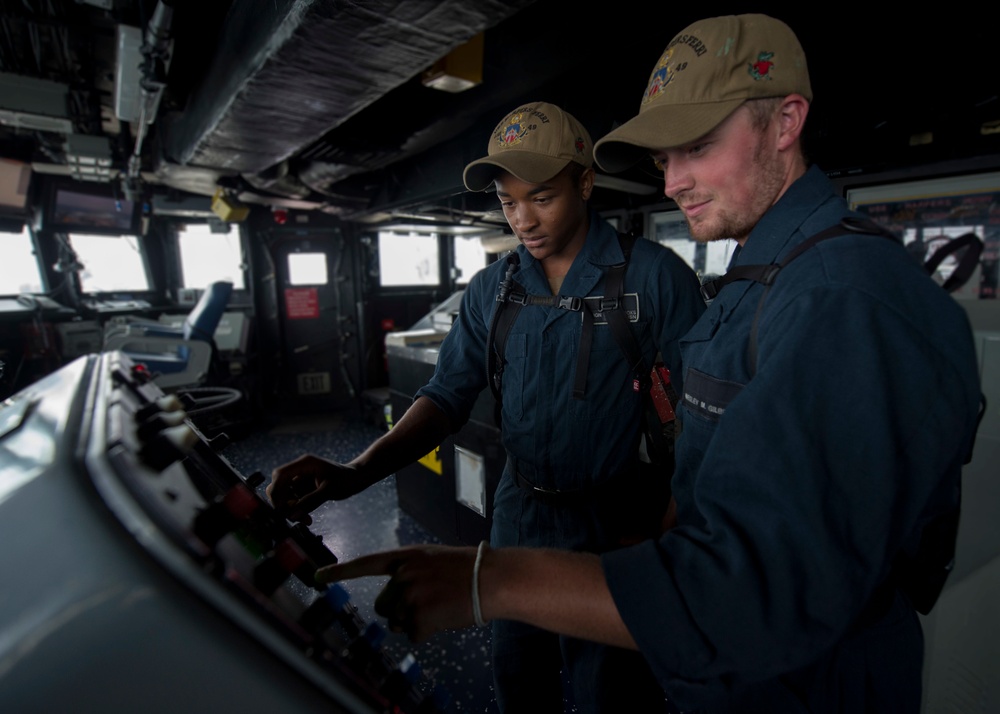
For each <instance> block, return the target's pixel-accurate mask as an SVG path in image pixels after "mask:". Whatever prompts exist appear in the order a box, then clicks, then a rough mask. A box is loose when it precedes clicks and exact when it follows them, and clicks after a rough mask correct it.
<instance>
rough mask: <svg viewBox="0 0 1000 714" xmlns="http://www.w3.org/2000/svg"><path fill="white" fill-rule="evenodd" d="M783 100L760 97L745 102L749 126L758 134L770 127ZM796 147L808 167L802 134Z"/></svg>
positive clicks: (808, 162)
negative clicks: (748, 115)
mask: <svg viewBox="0 0 1000 714" xmlns="http://www.w3.org/2000/svg"><path fill="white" fill-rule="evenodd" d="M784 99H785V98H784V97H761V98H759V99H748V100H746V101H745V102H744V105H745V106H746V108H747V112H749V114H750V126H751V127H753V129H754V130H755V131H758V132H762V131H764V130H765V129H767V127H768V126H770V124H771V120H772V119H773V118H774V116H775V114H777V113H778V107H780V106H781V103H782V102H783V101H784ZM798 145H799V152H800V153H801V154H802V159H803V161H805V162H806V165H807V166H808V165H809V164H810V163H811V161H810V159H809V152H808V151H806V142H805V134H804V133H803V134H802V135H801V136H799V141H798Z"/></svg>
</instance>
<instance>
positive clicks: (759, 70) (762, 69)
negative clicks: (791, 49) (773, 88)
mask: <svg viewBox="0 0 1000 714" xmlns="http://www.w3.org/2000/svg"><path fill="white" fill-rule="evenodd" d="M772 57H774V53H773V52H761V53H760V54H758V55H757V61H756V62H748V63H747V71H748V72H750V76H751V77H753V78H754V79H771V68H772V67H773V66H774V62H772V61H771V58H772Z"/></svg>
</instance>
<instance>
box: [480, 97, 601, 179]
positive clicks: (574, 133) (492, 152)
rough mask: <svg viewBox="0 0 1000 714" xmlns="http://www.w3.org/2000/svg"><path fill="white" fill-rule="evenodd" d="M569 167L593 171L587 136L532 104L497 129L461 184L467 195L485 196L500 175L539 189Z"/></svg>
mask: <svg viewBox="0 0 1000 714" xmlns="http://www.w3.org/2000/svg"><path fill="white" fill-rule="evenodd" d="M571 161H575V162H576V163H578V164H580V165H581V166H584V167H587V168H589V167H590V166H592V165H593V163H594V144H593V142H592V141H591V139H590V134H588V133H587V130H586V129H584V128H583V126H582V125H581V124H580V122H578V121H577V120H576V119H575V118H574V117H573V116H572V115H571V114H568V113H567V112H564V111H563V110H562V109H560V108H559V107H557V106H556V105H555V104H549V103H548V102H532V103H530V104H524V105H522V106H519V107H518V108H517V109H515V110H514V111H512V112H510V113H509V114H508V115H507V116H505V117H504V118H503V119H502V120H501V122H500V123H499V124H497V126H496V129H494V130H493V135H492V136H491V137H490V143H489V147H488V148H487V152H486V156H485V157H483V158H482V159H478V160H476V161H473V162H472V163H471V164H469V165H468V166H466V167H465V172H464V174H463V176H462V178H463V179H464V181H465V187H466V188H467V189H469V190H470V191H484V190H486V189H487V188H489V187H490V186H492V185H493V179H495V178H496V177H497V174H499V173H500V172H501V171H507V172H509V173H511V174H513V175H514V176H516V177H517V178H519V179H521V180H522V181H527V182H528V183H542V182H543V181H548V180H549V179H550V178H552V177H553V176H555V175H556V174H557V173H559V172H560V171H562V170H563V169H564V168H566V166H568V165H569V162H571Z"/></svg>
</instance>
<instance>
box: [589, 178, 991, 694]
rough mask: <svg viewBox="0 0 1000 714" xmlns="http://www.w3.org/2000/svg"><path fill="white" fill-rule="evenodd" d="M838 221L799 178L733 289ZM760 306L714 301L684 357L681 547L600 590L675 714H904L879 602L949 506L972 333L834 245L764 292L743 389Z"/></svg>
mask: <svg viewBox="0 0 1000 714" xmlns="http://www.w3.org/2000/svg"><path fill="white" fill-rule="evenodd" d="M846 215H848V211H847V208H846V205H845V203H844V201H843V199H841V198H839V197H837V196H835V195H834V194H833V192H832V187H831V185H830V183H829V181H828V180H827V179H826V177H825V176H824V175H823V173H822V172H821V171H820V170H819V169H817V168H815V167H814V168H812V169H810V170H809V172H808V173H807V174H806V175H805V176H803V177H802V178H800V179H799V180H798V181H797V182H796V183H795V184H793V185H792V187H791V188H790V189H789V190H788V191H787V192H786V193H785V195H784V196H782V198H781V200H780V201H779V202H778V204H777V205H776V206H775V207H774V208H773V209H771V210H770V211H768V213H767V214H766V215H765V216H764V218H763V219H762V220H761V221H760V223H759V224H757V227H756V228H755V229H754V231H753V232H752V233H751V234H750V238H749V240H748V241H747V242H746V248H745V249H744V250H742V251H740V252H739V253H737V255H736V256H735V257H734V259H733V264H732V265H731V266H730V269H732V268H733V267H736V266H739V265H754V264H768V263H772V262H775V261H777V260H779V259H781V258H782V257H783V256H784V255H786V254H787V253H788V251H789V250H790V249H791V248H792V247H794V246H795V245H797V244H799V243H801V242H803V241H804V240H805V239H807V238H808V237H810V236H811V235H813V234H815V233H818V232H820V231H821V230H823V229H825V228H827V227H829V226H832V225H835V224H837V223H838V222H839V221H840V219H841V218H842V217H844V216H846ZM763 291H764V286H763V285H761V284H759V283H756V282H751V281H741V282H735V283H732V284H730V285H728V286H726V287H725V288H723V289H722V291H721V292H720V293H719V295H718V296H717V297H716V298H715V299H714V300H713V302H712V304H711V305H710V306H709V309H708V311H707V312H706V313H705V315H704V316H703V317H702V319H701V320H700V321H699V322H698V324H696V325H695V326H694V328H693V329H692V330H691V331H690V332H689V333H688V334H687V335H686V336H685V338H684V340H683V342H682V356H683V360H684V369H685V381H684V393H683V396H682V400H681V402H682V406H681V409H680V411H679V413H678V418H679V419H681V421H682V423H683V436H682V437H681V439H680V440H679V442H678V445H677V464H678V465H677V474H676V477H675V478H674V481H673V491H674V497H675V498H676V501H677V513H678V526H677V527H676V528H674V529H673V530H672V531H671V533H670V535H669V536H668V537H666V538H663V539H661V540H660V541H649V542H647V543H644V544H642V545H640V546H638V547H636V548H631V549H628V550H623V551H620V552H616V553H608V554H606V555H604V556H603V559H602V563H603V566H604V570H605V574H606V576H607V581H608V585H609V587H610V588H611V592H612V595H613V596H614V598H615V602H616V604H617V606H618V610H619V612H620V613H621V616H622V618H623V619H624V621H625V623H626V625H627V626H628V627H629V629H630V631H631V632H632V633H633V634H634V636H635V639H636V642H637V644H638V645H639V648H640V650H641V651H643V652H644V653H645V654H646V656H647V658H649V660H650V662H651V664H652V666H653V669H654V671H656V672H657V673H658V675H659V676H660V678H661V681H662V682H663V684H664V687H665V688H666V689H667V691H668V692H669V693H670V695H671V698H672V700H673V701H674V702H675V703H676V704H678V705H679V706H681V707H685V706H687V707H690V710H696V709H697V710H698V711H702V710H704V711H713V712H715V711H725V712H728V711H738V712H746V711H761V712H765V711H766V712H783V713H789V714H794V713H795V712H863V711H869V712H892V711H911V712H912V711H917V710H918V709H919V704H920V687H919V682H920V678H921V667H922V636H921V630H920V624H919V622H918V620H917V616H916V613H915V612H914V610H913V608H912V607H911V606H910V605H909V604H908V603H907V602H906V600H905V599H904V597H903V595H902V594H900V593H899V592H898V591H897V589H895V588H891V587H890V591H889V592H888V594H886V591H885V588H886V586H885V583H886V582H887V581H888V579H889V577H890V570H891V568H892V566H893V560H894V557H895V554H896V553H897V552H898V551H899V550H900V549H910V550H912V549H914V548H915V547H916V543H915V542H914V537H915V535H916V534H918V533H919V530H920V529H919V527H920V525H921V524H922V523H923V522H925V521H927V520H929V519H931V518H932V517H933V516H935V515H937V514H939V513H943V512H945V511H947V510H948V509H950V508H952V507H954V506H956V505H957V499H958V494H959V489H958V487H959V477H960V474H961V467H962V463H963V460H964V457H965V455H966V454H967V451H968V439H969V430H970V425H971V420H972V419H973V418H974V416H975V413H976V404H977V403H978V400H979V384H978V379H977V369H976V361H975V354H974V350H973V347H972V345H973V343H972V338H971V334H970V330H969V325H968V320H967V319H966V316H965V314H964V311H963V310H962V308H961V307H960V306H959V305H958V304H957V303H956V302H955V301H954V300H953V299H952V298H951V297H949V296H948V295H947V293H945V292H944V290H942V289H941V288H940V287H939V286H938V285H937V284H935V283H934V282H933V281H931V280H929V279H928V278H927V275H926V273H925V272H924V271H923V269H922V267H921V266H920V265H919V264H917V263H916V262H915V261H913V259H912V258H911V257H910V256H909V255H908V253H907V252H906V250H905V249H904V248H903V247H902V246H901V245H900V244H898V243H894V242H891V241H890V240H887V239H885V238H882V237H877V236H873V235H850V234H848V235H844V236H840V237H836V238H831V239H830V240H827V241H824V242H822V243H819V244H817V245H816V246H814V247H812V248H810V249H808V250H807V251H806V252H804V253H803V254H802V255H801V256H800V257H798V258H796V259H795V260H794V261H793V262H791V263H790V264H789V265H788V266H787V267H786V268H784V269H782V270H781V272H780V274H779V275H778V277H777V279H776V280H775V281H774V285H773V287H772V288H771V290H770V292H769V294H768V296H767V298H766V302H765V303H764V308H763V310H762V312H761V315H760V318H759V321H758V326H757V340H758V358H757V361H756V372H755V373H751V369H752V367H753V365H750V364H748V358H747V350H746V345H747V343H748V340H749V339H750V332H751V326H752V323H753V321H754V317H755V314H756V313H757V305H758V301H759V299H760V296H761V293H762V292H763ZM706 552H711V553H713V557H712V558H711V559H707V558H705V557H704V554H705V553H706ZM666 564H670V567H665V566H666ZM733 593H739V597H733ZM664 600H666V601H670V602H683V603H685V607H683V608H677V607H672V608H664V607H663V602H664ZM914 685H915V686H914Z"/></svg>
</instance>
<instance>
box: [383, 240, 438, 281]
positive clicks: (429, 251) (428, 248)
mask: <svg viewBox="0 0 1000 714" xmlns="http://www.w3.org/2000/svg"><path fill="white" fill-rule="evenodd" d="M439 264H440V261H439V259H438V237H437V234H436V233H412V232H411V233H397V232H395V231H382V232H380V233H379V234H378V267H379V275H380V276H381V285H382V287H400V286H404V285H407V286H410V285H423V286H436V285H440V283H441V273H440V269H439Z"/></svg>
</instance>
